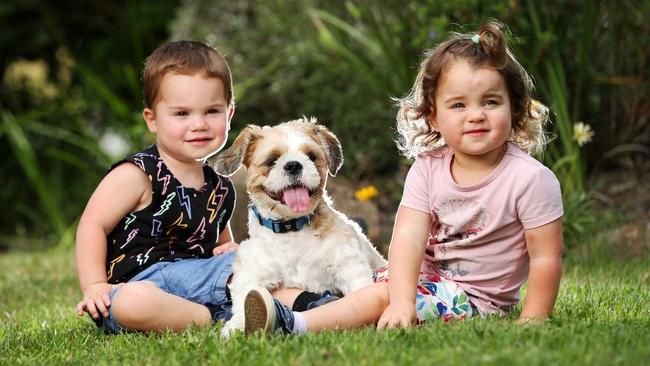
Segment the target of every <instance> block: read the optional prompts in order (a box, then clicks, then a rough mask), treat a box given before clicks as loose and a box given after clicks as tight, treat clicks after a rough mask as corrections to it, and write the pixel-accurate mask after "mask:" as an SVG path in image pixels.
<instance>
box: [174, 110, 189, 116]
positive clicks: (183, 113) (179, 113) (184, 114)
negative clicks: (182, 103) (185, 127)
mask: <svg viewBox="0 0 650 366" xmlns="http://www.w3.org/2000/svg"><path fill="white" fill-rule="evenodd" d="M174 115H175V116H178V117H187V116H189V115H190V114H189V113H187V112H185V111H178V112H176V113H174Z"/></svg>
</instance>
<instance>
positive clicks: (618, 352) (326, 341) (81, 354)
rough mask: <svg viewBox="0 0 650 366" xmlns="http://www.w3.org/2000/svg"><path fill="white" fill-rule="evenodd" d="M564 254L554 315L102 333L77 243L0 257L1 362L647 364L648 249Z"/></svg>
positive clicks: (649, 350)
mask: <svg viewBox="0 0 650 366" xmlns="http://www.w3.org/2000/svg"><path fill="white" fill-rule="evenodd" d="M613 252H614V251H613V250H601V253H591V254H584V253H583V254H577V252H574V251H569V252H568V253H567V258H566V260H565V263H564V265H565V273H564V277H563V281H562V287H561V290H560V296H559V299H558V303H557V306H556V311H555V314H554V316H553V318H552V320H551V321H549V322H547V323H545V324H541V325H533V326H519V325H517V324H515V323H514V322H513V319H516V316H517V314H512V315H511V316H510V317H509V318H507V319H472V320H468V321H464V322H459V323H452V324H444V323H441V322H434V323H431V324H428V325H426V326H422V327H419V328H416V329H409V330H403V329H401V330H392V331H384V332H377V331H375V330H372V329H363V330H359V331H331V332H326V333H322V334H311V335H308V336H299V337H282V336H277V337H249V338H245V337H241V336H237V337H235V338H233V339H230V340H229V341H222V340H221V339H220V338H219V331H218V327H211V328H206V329H189V330H187V331H185V332H184V333H181V334H172V333H166V334H159V335H153V334H152V335H144V334H123V335H118V336H106V335H104V334H103V333H102V332H101V331H99V330H98V329H97V328H96V327H95V325H94V324H93V323H92V322H91V321H90V319H89V318H87V317H84V318H80V317H78V316H77V315H76V314H75V310H74V305H75V304H76V302H77V301H78V300H79V298H80V291H79V289H78V285H77V280H76V275H75V265H74V259H73V258H74V255H73V253H72V250H59V251H49V252H37V253H10V254H5V255H0V268H1V270H0V294H1V295H0V296H1V299H2V301H0V324H1V325H0V364H3V365H4V364H6V365H14V364H38V365H43V364H99V365H101V364H165V365H193V364H217V365H219V364H223V365H240V364H241V365H265V364H269V365H305V364H328V365H329V364H346V365H375V364H388V365H390V364H394V365H411V364H418V365H420V364H421V365H439V364H441V365H443V364H444V365H454V364H458V365H475V364H481V365H483V364H485V365H511V364H523V365H528V366H532V365H551V364H557V365H573V364H583V365H619V364H627V365H640V364H648V362H650V258H649V257H648V255H647V254H646V253H647V252H646V253H644V254H643V255H642V256H638V257H637V258H634V259H629V258H627V259H622V258H620V256H616V255H612V253H613Z"/></svg>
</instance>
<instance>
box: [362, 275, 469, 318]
mask: <svg viewBox="0 0 650 366" xmlns="http://www.w3.org/2000/svg"><path fill="white" fill-rule="evenodd" d="M373 281H374V282H388V267H380V268H377V269H376V270H375V273H374V274H373ZM415 312H416V314H417V323H418V324H420V323H423V322H425V321H427V320H434V319H442V320H443V321H445V322H448V321H450V320H452V319H453V320H460V319H465V318H470V317H472V315H473V313H474V309H473V308H472V304H471V303H470V302H469V298H468V297H467V294H466V293H465V291H463V289H461V288H460V286H458V284H457V283H456V282H454V281H452V280H449V279H446V278H444V277H440V276H436V275H430V274H425V273H422V272H420V277H419V279H418V284H417V294H416V296H415Z"/></svg>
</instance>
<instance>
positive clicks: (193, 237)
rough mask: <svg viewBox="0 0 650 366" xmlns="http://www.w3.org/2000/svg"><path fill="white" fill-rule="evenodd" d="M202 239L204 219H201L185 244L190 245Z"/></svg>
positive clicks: (203, 236) (203, 235)
mask: <svg viewBox="0 0 650 366" xmlns="http://www.w3.org/2000/svg"><path fill="white" fill-rule="evenodd" d="M203 238H205V217H204V218H202V219H201V223H200V224H199V227H197V228H196V230H194V232H193V233H192V235H191V236H190V237H189V238H188V239H187V242H188V243H192V242H195V241H197V240H203Z"/></svg>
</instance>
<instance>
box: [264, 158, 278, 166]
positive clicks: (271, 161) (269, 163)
mask: <svg viewBox="0 0 650 366" xmlns="http://www.w3.org/2000/svg"><path fill="white" fill-rule="evenodd" d="M277 160H278V158H276V157H270V158H268V159H266V161H265V162H264V165H266V166H268V167H272V166H273V165H275V162H276V161H277Z"/></svg>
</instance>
